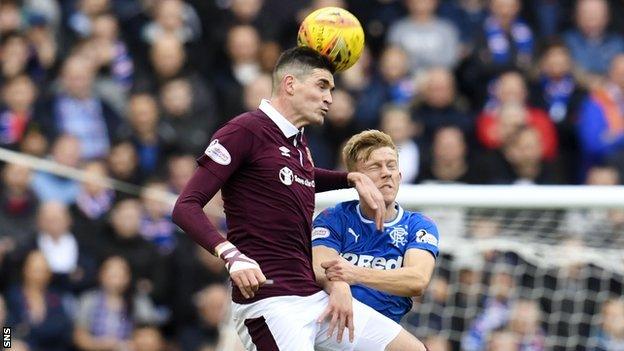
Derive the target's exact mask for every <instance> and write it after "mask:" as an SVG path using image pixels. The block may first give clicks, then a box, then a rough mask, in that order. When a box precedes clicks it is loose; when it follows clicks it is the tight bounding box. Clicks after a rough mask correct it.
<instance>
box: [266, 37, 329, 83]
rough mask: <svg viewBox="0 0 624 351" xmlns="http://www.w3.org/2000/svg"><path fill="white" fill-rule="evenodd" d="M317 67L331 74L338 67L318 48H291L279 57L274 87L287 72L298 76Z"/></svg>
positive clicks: (274, 74)
mask: <svg viewBox="0 0 624 351" xmlns="http://www.w3.org/2000/svg"><path fill="white" fill-rule="evenodd" d="M286 68H287V69H288V71H287V72H286V71H285V69H286ZM315 68H319V69H324V70H327V71H329V72H330V73H331V74H334V73H335V71H336V67H335V66H334V64H333V63H332V62H331V61H330V60H329V58H327V57H326V56H323V55H321V54H320V53H319V52H317V51H316V50H314V49H311V48H309V47H305V46H297V47H293V48H290V49H288V50H286V51H284V52H283V53H282V54H281V55H280V57H279V58H278V59H277V63H276V64H275V68H274V69H273V88H274V89H275V87H276V86H277V85H278V83H279V81H280V80H281V79H282V77H283V75H284V74H285V73H290V74H293V75H295V76H297V75H301V74H307V73H309V72H310V71H312V70H313V69H315ZM291 70H292V72H291Z"/></svg>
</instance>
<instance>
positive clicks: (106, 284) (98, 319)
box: [74, 256, 133, 351]
mask: <svg viewBox="0 0 624 351" xmlns="http://www.w3.org/2000/svg"><path fill="white" fill-rule="evenodd" d="M99 281H100V284H99V287H98V288H96V289H94V290H91V291H88V292H85V293H84V294H82V295H81V296H80V301H79V304H78V311H77V314H76V327H75V329H74V343H75V344H76V346H77V347H78V349H79V350H84V351H96V350H97V351H99V350H104V351H109V350H110V351H114V350H122V349H123V347H125V346H127V343H128V342H129V339H130V335H131V333H132V327H133V323H132V317H133V308H132V306H133V303H132V298H133V295H132V288H131V287H130V281H131V272H130V268H129V266H128V262H127V261H126V260H125V259H123V258H121V257H119V256H111V257H109V258H107V259H106V260H105V261H104V262H103V263H102V266H101V268H100V274H99Z"/></svg>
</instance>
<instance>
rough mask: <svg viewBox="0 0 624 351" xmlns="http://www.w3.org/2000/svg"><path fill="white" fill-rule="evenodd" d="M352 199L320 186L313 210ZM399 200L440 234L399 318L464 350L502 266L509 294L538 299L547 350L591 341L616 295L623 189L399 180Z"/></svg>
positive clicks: (622, 259)
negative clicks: (423, 277)
mask: <svg viewBox="0 0 624 351" xmlns="http://www.w3.org/2000/svg"><path fill="white" fill-rule="evenodd" d="M356 198H357V193H356V192H355V191H354V190H341V191H333V192H326V193H321V194H318V195H317V201H316V206H317V207H316V209H317V211H320V210H322V209H323V208H326V207H329V206H332V205H334V204H336V203H338V202H341V201H347V200H352V199H356ZM397 201H398V202H399V203H400V204H401V206H403V208H405V209H408V210H415V211H418V212H421V213H423V214H424V215H426V216H428V217H431V218H432V219H433V220H434V221H435V222H436V224H437V226H438V230H439V233H440V251H441V255H440V257H439V258H438V261H437V263H436V266H437V270H436V275H435V277H434V279H433V281H432V283H431V284H430V287H429V288H428V290H427V292H426V293H425V296H424V297H423V298H421V299H418V300H417V301H416V303H415V304H414V309H413V311H412V312H410V314H408V315H407V316H406V317H405V318H404V320H403V322H404V324H405V326H406V327H407V328H408V329H410V330H411V331H413V332H414V333H416V334H417V335H418V336H420V337H427V336H429V335H432V334H435V335H442V336H444V337H445V338H447V339H448V340H449V341H450V342H451V343H453V344H455V346H456V347H459V345H460V344H461V348H462V349H464V348H465V347H466V346H465V343H462V338H463V337H465V336H466V334H467V333H468V331H469V330H470V328H471V325H472V323H474V321H475V319H476V318H478V316H480V315H481V314H482V313H483V307H484V306H483V301H484V299H486V298H487V296H488V290H489V289H490V282H489V281H488V279H489V278H490V277H491V276H492V274H493V272H495V271H499V270H501V267H502V269H503V270H506V271H507V272H508V273H509V274H511V275H512V276H513V279H514V282H515V287H514V296H515V298H523V299H528V300H532V301H535V303H536V304H537V305H538V307H539V309H540V312H541V316H540V320H539V321H540V323H539V324H540V327H541V328H542V329H543V332H544V334H545V342H546V349H547V350H576V349H579V347H580V349H584V348H586V347H592V345H596V343H597V342H598V341H597V339H596V337H595V331H596V330H598V329H599V328H600V327H601V322H602V318H601V315H600V309H601V306H602V304H603V302H604V301H606V300H608V299H609V298H613V297H618V296H622V294H623V293H624V292H623V291H622V286H623V285H624V279H623V278H622V277H623V276H624V186H616V187H609V186H532V185H513V186H469V185H402V187H401V190H400V191H399V195H398V199H397ZM466 274H473V279H476V280H477V281H476V285H474V284H472V285H471V284H468V283H467V282H466V281H465V280H466V279H467V278H466ZM475 275H476V277H477V278H474V276H475ZM468 280H469V279H468ZM473 283H475V282H473ZM458 296H463V297H464V298H463V299H459V300H458ZM466 296H469V297H470V298H468V299H465V297H466ZM460 300H461V301H463V302H462V303H458V302H457V301H460ZM466 349H468V348H467V347H466Z"/></svg>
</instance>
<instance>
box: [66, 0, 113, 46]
mask: <svg viewBox="0 0 624 351" xmlns="http://www.w3.org/2000/svg"><path fill="white" fill-rule="evenodd" d="M73 5H74V6H75V8H73V9H72V13H71V14H70V15H69V17H68V18H67V26H68V28H69V29H70V30H71V31H72V32H73V34H74V35H75V36H77V37H79V38H86V37H88V36H89V35H91V33H93V20H94V18H95V17H96V16H97V15H100V14H103V13H105V12H106V11H107V10H109V8H110V0H76V1H75V2H74V3H73Z"/></svg>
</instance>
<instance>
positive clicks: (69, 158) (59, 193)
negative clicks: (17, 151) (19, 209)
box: [31, 134, 82, 205]
mask: <svg viewBox="0 0 624 351" xmlns="http://www.w3.org/2000/svg"><path fill="white" fill-rule="evenodd" d="M81 148H82V144H81V143H80V141H79V140H78V139H77V138H76V137H74V136H72V135H68V134H66V135H61V136H59V137H58V138H57V139H56V140H55V141H54V144H53V145H52V150H51V151H50V158H51V160H52V161H54V162H56V163H58V164H60V165H62V166H66V167H73V168H76V167H78V164H79V162H80V151H81ZM31 186H32V189H33V191H34V192H35V194H37V197H38V198H39V200H41V201H61V202H63V203H65V204H68V205H70V204H72V203H74V201H76V196H78V192H79V191H80V187H79V184H78V182H77V181H76V180H74V179H72V178H66V177H63V176H60V175H56V174H52V173H47V172H43V171H38V172H36V173H35V175H34V176H33V179H32V182H31Z"/></svg>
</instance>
